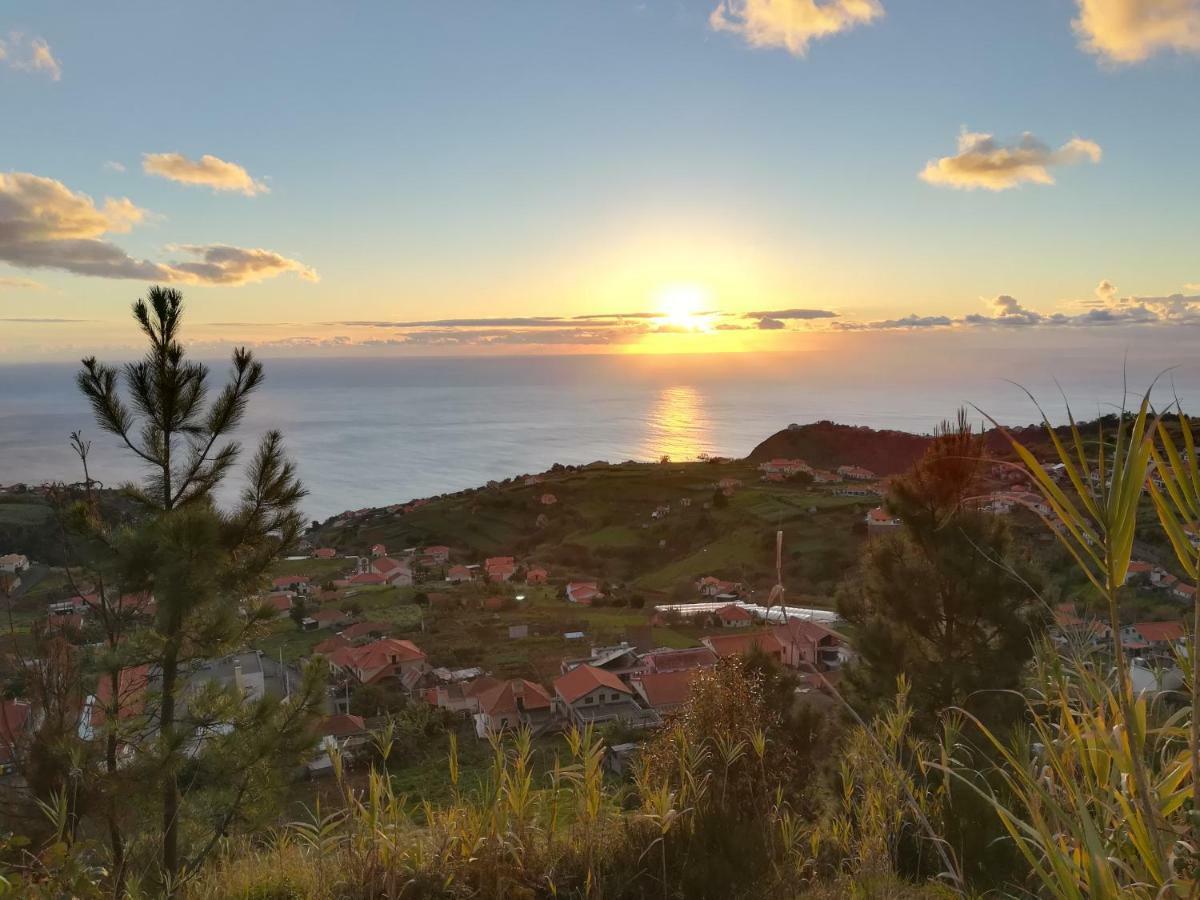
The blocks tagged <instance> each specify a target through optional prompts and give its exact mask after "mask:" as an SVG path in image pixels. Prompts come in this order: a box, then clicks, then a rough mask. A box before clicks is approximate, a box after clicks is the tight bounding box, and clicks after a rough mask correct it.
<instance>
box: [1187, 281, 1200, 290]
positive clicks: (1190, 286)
mask: <svg viewBox="0 0 1200 900" xmlns="http://www.w3.org/2000/svg"><path fill="white" fill-rule="evenodd" d="M1183 289H1184V290H1185V291H1200V281H1197V282H1193V283H1189V284H1185V285H1184V286H1183Z"/></svg>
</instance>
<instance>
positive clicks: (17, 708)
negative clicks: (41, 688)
mask: <svg viewBox="0 0 1200 900" xmlns="http://www.w3.org/2000/svg"><path fill="white" fill-rule="evenodd" d="M31 710H32V707H31V706H30V705H29V702H28V701H27V700H0V762H11V761H12V759H13V757H14V756H15V755H16V745H17V744H18V743H19V742H20V740H21V736H22V735H23V734H24V733H25V729H26V728H27V727H28V725H29V718H30V711H31Z"/></svg>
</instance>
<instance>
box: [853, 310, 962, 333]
mask: <svg viewBox="0 0 1200 900" xmlns="http://www.w3.org/2000/svg"><path fill="white" fill-rule="evenodd" d="M954 324H955V322H954V319H952V318H950V317H949V316H919V315H917V314H916V313H911V314H910V315H907V316H904V317H903V318H900V319H883V320H881V321H876V322H834V323H833V327H834V328H835V329H836V330H838V331H894V330H902V331H917V330H923V329H926V328H948V327H950V326H951V325H954Z"/></svg>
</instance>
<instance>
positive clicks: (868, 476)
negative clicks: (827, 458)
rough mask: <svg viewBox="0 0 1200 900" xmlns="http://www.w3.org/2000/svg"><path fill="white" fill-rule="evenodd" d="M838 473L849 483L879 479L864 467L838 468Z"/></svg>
mask: <svg viewBox="0 0 1200 900" xmlns="http://www.w3.org/2000/svg"><path fill="white" fill-rule="evenodd" d="M837 473H838V474H839V475H841V476H842V477H843V478H845V479H846V480H847V481H875V480H876V479H877V478H878V477H879V476H878V475H876V474H875V473H874V472H872V471H871V470H870V469H864V468H863V467H862V466H838V469H837Z"/></svg>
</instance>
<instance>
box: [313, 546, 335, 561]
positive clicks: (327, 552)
mask: <svg viewBox="0 0 1200 900" xmlns="http://www.w3.org/2000/svg"><path fill="white" fill-rule="evenodd" d="M313 556H315V557H316V558H317V559H333V558H334V557H335V556H337V551H336V550H334V549H333V548H332V547H318V548H317V549H316V551H315V552H314V553H313Z"/></svg>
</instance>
